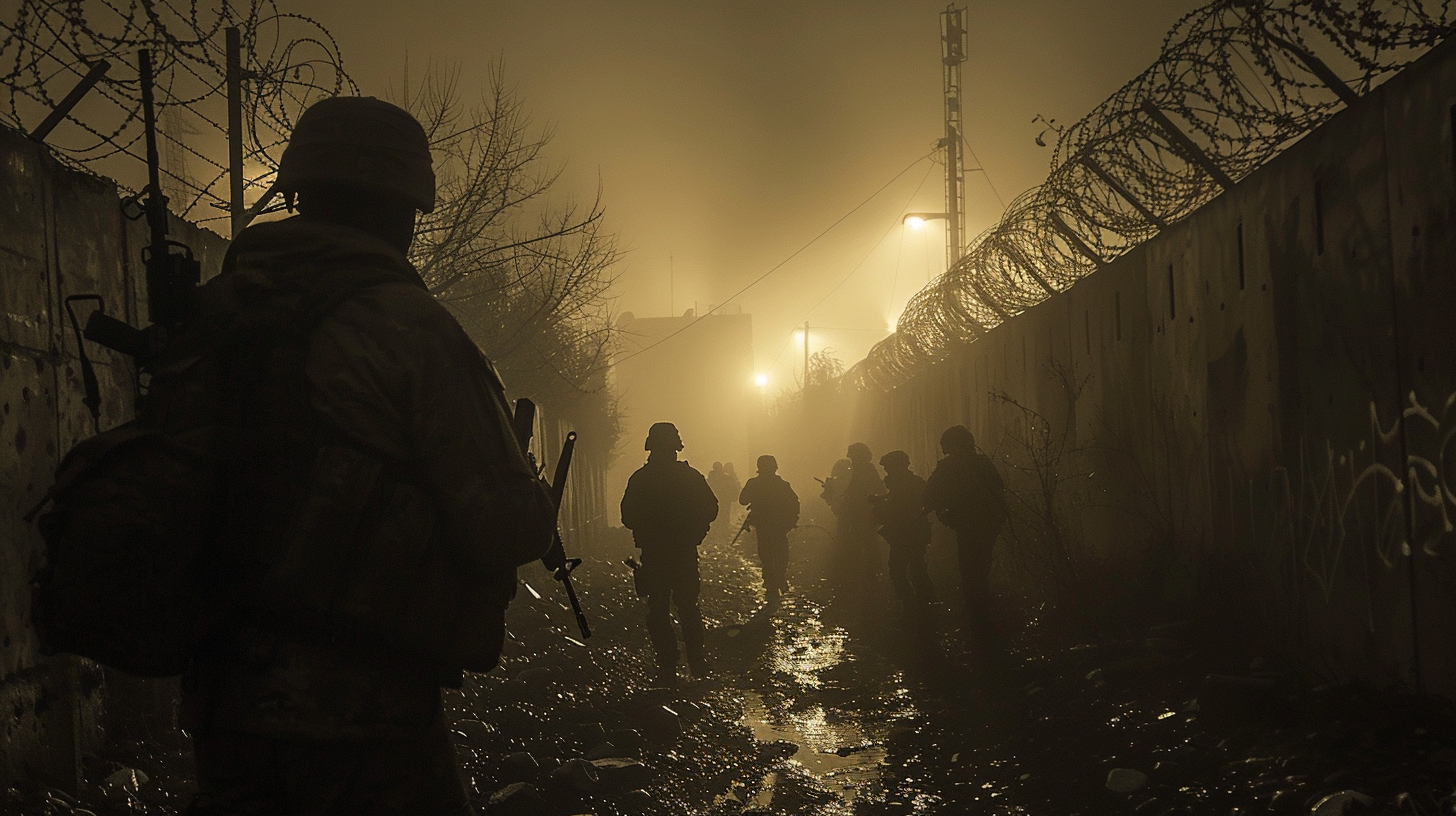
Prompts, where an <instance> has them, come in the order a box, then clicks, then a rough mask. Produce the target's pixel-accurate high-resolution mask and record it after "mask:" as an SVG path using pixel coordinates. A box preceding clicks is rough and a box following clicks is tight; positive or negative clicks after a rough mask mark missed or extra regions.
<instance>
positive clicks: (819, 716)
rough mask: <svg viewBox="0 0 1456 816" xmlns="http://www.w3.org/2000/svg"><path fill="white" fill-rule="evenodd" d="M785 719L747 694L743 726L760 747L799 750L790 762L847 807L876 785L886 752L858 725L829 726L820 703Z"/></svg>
mask: <svg viewBox="0 0 1456 816" xmlns="http://www.w3.org/2000/svg"><path fill="white" fill-rule="evenodd" d="M784 714H785V715H786V716H785V717H778V716H774V715H773V714H772V713H771V712H770V711H769V708H768V706H767V705H766V704H765V703H764V700H763V697H762V696H760V695H759V694H757V693H755V692H751V691H745V692H744V693H743V720H742V722H743V724H744V725H745V726H747V727H748V728H749V729H751V730H752V731H753V736H754V738H755V739H757V740H758V741H759V742H775V741H778V740H785V741H787V742H792V743H794V744H795V745H797V746H799V752H798V753H796V754H794V756H793V757H792V758H790V760H789V761H790V762H793V763H795V764H797V765H799V766H801V767H802V768H803V769H804V771H805V772H806V773H808V774H810V775H811V776H813V777H815V778H816V779H818V780H819V781H820V782H822V783H823V784H824V786H825V787H826V788H828V789H829V790H831V791H834V792H836V793H837V794H838V795H839V797H840V798H841V799H843V800H844V801H845V802H853V801H854V800H855V797H856V796H858V795H861V794H862V793H863V792H864V791H865V790H866V789H868V788H870V787H875V786H877V783H878V781H879V778H880V761H881V760H883V759H884V758H885V749H884V748H883V747H882V746H880V745H878V744H876V743H875V741H874V740H873V739H872V738H871V737H870V735H868V734H866V733H865V732H864V730H863V729H861V728H860V727H859V724H858V723H856V722H854V721H852V720H845V721H831V720H830V719H829V718H828V716H826V711H825V709H824V707H823V706H820V705H817V704H816V705H809V706H807V707H805V708H803V709H800V710H796V711H788V712H784ZM844 749H852V750H844ZM840 753H847V754H848V756H840ZM771 776H772V775H771ZM766 781H767V780H766Z"/></svg>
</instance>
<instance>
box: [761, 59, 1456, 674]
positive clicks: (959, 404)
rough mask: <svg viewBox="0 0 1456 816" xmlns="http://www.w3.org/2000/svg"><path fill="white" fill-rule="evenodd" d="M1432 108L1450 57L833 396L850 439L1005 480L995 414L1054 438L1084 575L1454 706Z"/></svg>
mask: <svg viewBox="0 0 1456 816" xmlns="http://www.w3.org/2000/svg"><path fill="white" fill-rule="evenodd" d="M1453 106H1456V43H1451V44H1447V45H1443V46H1441V47H1439V48H1437V49H1436V50H1435V51H1433V52H1432V53H1431V54H1429V55H1427V56H1426V57H1425V58H1424V59H1422V60H1421V61H1420V62H1418V63H1417V64H1416V65H1414V66H1412V67H1411V68H1410V69H1408V70H1407V71H1405V72H1404V73H1403V74H1401V75H1400V76H1397V77H1395V78H1394V79H1392V80H1391V81H1390V82H1388V83H1386V84H1385V85H1384V86H1382V87H1380V88H1379V89H1377V90H1375V91H1373V92H1372V93H1370V94H1369V95H1368V96H1367V97H1366V98H1364V99H1363V100H1361V101H1360V102H1359V103H1358V104H1357V105H1355V106H1354V107H1352V108H1351V109H1349V110H1346V111H1344V112H1342V113H1341V114H1339V115H1338V116H1337V117H1335V118H1334V119H1333V120H1332V121H1331V122H1329V123H1327V124H1326V125H1325V126H1324V127H1322V128H1321V129H1320V130H1318V131H1317V132H1315V133H1313V134H1311V135H1309V136H1308V137H1306V138H1305V139H1303V140H1302V141H1300V142H1299V143H1297V144H1295V145H1293V146H1292V147H1290V148H1289V149H1288V150H1287V151H1286V152H1285V153H1284V154H1282V155H1281V156H1280V157H1278V158H1277V159H1275V160H1274V161H1272V162H1270V163H1269V164H1268V165H1266V166H1265V167H1263V168H1261V169H1260V170H1258V171H1257V172H1255V173H1253V174H1252V175H1251V176H1249V177H1248V178H1246V179H1244V180H1242V181H1241V182H1240V183H1239V184H1238V185H1237V186H1235V187H1234V188H1233V189H1231V190H1229V191H1227V192H1226V193H1225V194H1223V195H1222V196H1220V197H1219V198H1218V199H1216V200H1215V201H1213V202H1211V203H1210V204H1209V205H1207V206H1205V207H1204V208H1203V209H1201V210H1200V211H1198V212H1197V213H1195V214H1194V215H1193V216H1191V217H1189V218H1187V219H1185V220H1184V221H1183V222H1181V223H1179V224H1177V225H1174V226H1172V227H1170V228H1169V229H1167V230H1166V231H1164V232H1163V233H1161V234H1160V235H1158V236H1157V237H1155V238H1154V239H1152V240H1150V241H1148V242H1146V243H1145V244H1143V245H1142V246H1140V247H1138V248H1137V249H1136V250H1134V251H1132V252H1130V253H1129V254H1127V255H1125V256H1124V257H1122V258H1119V259H1118V260H1117V261H1115V262H1113V263H1111V264H1109V265H1108V266H1106V267H1105V268H1103V269H1102V270H1100V271H1098V272H1097V273H1095V274H1093V275H1092V276H1090V277H1088V278H1086V279H1084V280H1083V281H1081V282H1079V283H1077V284H1076V285H1075V286H1074V287H1072V288H1071V289H1070V290H1068V291H1066V292H1064V293H1061V294H1059V295H1057V296H1055V297H1053V298H1051V299H1049V300H1048V301H1046V302H1045V303H1042V304H1040V305H1039V306H1037V307H1035V308H1033V309H1031V310H1029V311H1028V312H1026V313H1024V314H1022V315H1020V316H1018V317H1016V318H1015V319H1013V320H1011V321H1009V322H1007V323H1006V324H1004V325H1002V326H1000V327H998V328H997V329H995V330H994V331H992V332H990V333H989V334H988V335H986V336H985V337H983V338H981V339H980V340H977V341H976V342H974V343H971V344H968V345H967V346H965V347H963V348H961V349H959V350H957V352H956V353H955V354H954V355H953V357H952V358H951V359H950V360H948V361H946V362H944V363H942V364H939V365H936V366H934V367H932V368H930V369H928V370H926V371H925V372H923V373H922V374H921V375H920V376H919V377H918V378H916V379H915V380H913V381H912V382H910V383H907V384H906V385H904V386H902V387H900V388H898V389H895V390H893V391H890V392H887V393H865V394H861V395H858V396H857V397H856V398H855V399H853V400H846V401H844V403H843V406H844V407H843V408H842V410H844V411H848V412H851V413H852V417H851V418H850V427H851V428H853V430H852V431H851V435H852V436H858V437H861V438H864V439H866V440H867V441H869V442H870V443H871V445H872V447H874V448H875V450H876V452H877V453H878V452H879V451H881V450H885V449H888V448H891V447H899V448H904V449H905V450H907V451H909V452H910V453H911V456H912V459H913V461H914V466H915V467H916V469H917V470H920V471H922V472H923V471H926V470H928V469H929V468H930V467H931V466H932V464H933V462H934V459H935V456H936V454H937V450H936V442H937V440H938V437H939V434H940V432H941V430H943V429H944V428H945V427H947V426H949V425H951V424H955V423H965V424H966V425H968V426H969V427H970V428H971V429H972V430H973V432H975V433H976V435H977V438H978V440H979V441H980V443H981V445H982V447H983V448H986V449H987V450H988V451H995V452H996V453H997V454H998V455H999V456H1001V457H1002V458H1003V464H1004V465H1009V464H1011V461H1012V459H1013V458H1014V454H1015V453H1016V450H1015V449H1016V448H1018V447H1019V444H1020V443H1019V442H1017V441H1016V440H1018V439H1021V440H1024V439H1025V438H1026V437H1027V433H1028V428H1027V426H1026V425H1025V423H1024V419H1025V416H1024V415H1023V414H1021V412H1019V411H1018V410H1016V409H1015V407H1014V406H1012V405H1010V404H1008V403H1007V402H1005V401H1003V400H998V399H995V398H993V397H991V396H989V395H990V394H991V393H992V392H1000V393H1003V394H1005V395H1006V396H1008V397H1009V398H1011V399H1012V400H1014V401H1015V402H1016V403H1019V404H1020V405H1022V406H1025V407H1028V408H1030V409H1032V410H1034V411H1036V412H1038V413H1039V414H1041V415H1043V416H1045V417H1046V418H1047V419H1048V420H1049V421H1050V423H1051V424H1052V426H1053V427H1054V428H1058V429H1060V428H1064V427H1068V425H1070V427H1071V430H1072V432H1073V433H1072V435H1071V438H1070V442H1069V450H1074V451H1075V455H1074V456H1073V455H1071V454H1069V456H1070V457H1071V458H1069V459H1068V463H1069V465H1071V466H1075V467H1079V468H1083V469H1084V470H1085V472H1086V473H1090V474H1091V476H1090V477H1088V478H1087V479H1086V480H1085V481H1086V483H1085V484H1084V485H1083V487H1082V491H1083V493H1082V498H1083V501H1081V502H1080V503H1079V504H1078V506H1077V509H1076V516H1077V518H1076V520H1075V522H1076V527H1077V531H1078V534H1079V536H1080V537H1081V538H1082V540H1083V541H1084V542H1085V544H1086V546H1087V548H1088V549H1089V550H1090V551H1091V552H1093V553H1095V554H1096V555H1097V556H1098V558H1100V559H1102V560H1103V561H1104V562H1105V563H1107V564H1111V565H1113V566H1115V567H1117V568H1120V569H1124V570H1133V569H1136V568H1138V567H1137V566H1136V565H1139V564H1146V563H1147V562H1148V561H1149V559H1150V557H1151V556H1157V559H1156V560H1159V561H1160V563H1162V564H1163V565H1164V568H1163V569H1162V571H1161V573H1160V577H1159V579H1158V580H1159V584H1158V587H1157V591H1160V592H1164V593H1167V594H1168V596H1169V597H1170V598H1172V599H1174V600H1176V601H1178V602H1179V603H1181V604H1183V605H1184V606H1190V605H1191V606H1193V607H1194V608H1195V609H1196V610H1197V611H1199V612H1201V613H1202V616H1203V617H1204V619H1205V620H1216V621H1222V622H1223V625H1224V626H1225V627H1226V628H1228V629H1229V630H1230V631H1231V632H1232V633H1235V634H1236V635H1237V636H1238V637H1241V638H1246V639H1250V640H1253V641H1257V640H1260V639H1267V640H1268V641H1269V642H1271V643H1274V644H1277V645H1278V646H1280V647H1282V648H1283V649H1285V650H1287V652H1288V653H1289V654H1291V655H1294V656H1296V657H1298V658H1299V659H1300V660H1301V661H1302V662H1303V663H1304V665H1305V666H1307V667H1309V668H1310V669H1311V670H1312V671H1315V672H1317V673H1320V674H1324V675H1327V676H1331V677H1337V678H1356V679H1361V680H1365V681H1370V682H1377V683H1383V682H1391V681H1397V682H1407V683H1411V684H1419V685H1422V686H1423V687H1425V688H1426V689H1428V690H1432V691H1437V692H1439V693H1442V694H1446V695H1456V633H1453V629H1452V627H1451V626H1450V624H1449V621H1450V620H1452V619H1453V616H1456V535H1453V532H1452V530H1453V524H1452V522H1453V518H1452V516H1453V510H1456V492H1453V491H1456V479H1453V473H1456V470H1453V468H1456V443H1453V439H1456V433H1453V431H1456V360H1453V353H1452V351H1451V349H1452V343H1453V340H1456V329H1453V321H1452V319H1451V314H1452V310H1453V307H1456V281H1453V276H1452V274H1451V270H1452V269H1453V268H1456V264H1453V262H1456V239H1453V237H1452V235H1453V233H1452V227H1453V224H1452V200H1453V195H1456V181H1453V177H1456V167H1453V155H1456V153H1453V141H1452V134H1451V128H1452V122H1453V114H1456V107H1453ZM1068 382H1070V383H1073V384H1076V383H1082V390H1081V391H1080V396H1079V398H1078V399H1076V400H1075V402H1074V403H1072V402H1069V400H1068V399H1067V393H1068V389H1067V387H1066V385H1067V383H1068ZM798 422H799V420H798V419H796V418H795V417H794V416H792V415H790V414H785V415H784V416H783V417H781V423H780V424H781V425H782V426H783V427H781V428H780V429H779V433H781V434H784V435H785V437H784V438H785V439H786V440H787V438H788V435H793V436H795V437H797V438H804V437H805V436H806V433H805V432H804V431H803V430H795V428H794V426H796V425H798ZM818 423H819V424H821V425H822V424H823V420H822V419H820V420H818ZM843 441H847V440H840V442H841V446H836V447H839V450H831V449H828V448H826V449H825V450H824V451H821V452H819V453H818V454H817V455H819V456H821V457H823V458H824V459H826V460H828V459H832V458H834V457H837V456H841V455H843V454H842V452H840V451H841V450H842V442H843ZM827 465H828V462H827V461H825V463H824V468H825V469H827ZM1159 549H1161V550H1163V551H1162V552H1154V551H1156V550H1159ZM1129 585H1131V584H1129Z"/></svg>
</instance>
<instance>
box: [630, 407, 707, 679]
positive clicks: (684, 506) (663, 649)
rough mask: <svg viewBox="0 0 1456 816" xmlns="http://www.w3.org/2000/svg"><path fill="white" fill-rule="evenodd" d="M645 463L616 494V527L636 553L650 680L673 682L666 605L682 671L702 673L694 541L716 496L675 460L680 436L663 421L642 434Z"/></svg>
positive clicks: (703, 533) (703, 659)
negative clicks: (651, 662) (652, 665)
mask: <svg viewBox="0 0 1456 816" xmlns="http://www.w3.org/2000/svg"><path fill="white" fill-rule="evenodd" d="M643 447H644V448H645V449H646V450H647V452H648V453H647V464H645V465H643V466H642V467H640V468H638V469H637V472H636V473H633V474H632V478H630V479H628V480H627V490H626V491H625V492H624V493H623V494H622V525H623V526H625V527H627V528H628V529H630V530H631V531H632V540H633V541H634V542H635V543H636V545H637V547H638V548H639V549H641V550H642V566H641V567H639V568H638V583H639V591H640V592H641V594H642V595H643V596H644V597H645V598H646V599H647V636H648V637H649V638H650V639H651V640H652V648H653V651H655V652H656V653H657V671H658V681H659V682H660V683H662V684H663V685H666V686H673V685H676V684H677V662H678V649H677V633H676V632H674V631H673V628H672V617H671V614H672V607H674V606H676V607H677V619H678V622H679V623H680V624H681V625H682V634H683V645H684V646H685V647H686V651H687V658H688V669H689V670H690V671H691V672H692V673H693V676H694V677H704V676H706V675H707V673H708V659H707V654H706V653H705V652H704V649H703V615H702V612H701V611H699V609H698V591H699V589H700V582H699V579H698V544H700V543H702V540H703V538H704V537H705V536H707V534H708V527H709V525H711V524H712V523H713V519H715V518H717V517H718V499H717V498H715V497H714V496H713V491H712V489H711V488H709V487H708V482H707V480H706V479H704V478H703V474H701V473H699V472H698V471H696V470H694V469H693V467H692V466H691V465H689V464H688V463H687V462H680V461H678V458H677V454H678V451H680V450H682V449H683V443H682V437H681V436H679V435H678V432H677V427H676V426H674V425H673V424H672V423H671V422H657V423H654V424H653V425H652V427H651V428H649V429H648V431H647V442H646V444H645V445H644V446H643Z"/></svg>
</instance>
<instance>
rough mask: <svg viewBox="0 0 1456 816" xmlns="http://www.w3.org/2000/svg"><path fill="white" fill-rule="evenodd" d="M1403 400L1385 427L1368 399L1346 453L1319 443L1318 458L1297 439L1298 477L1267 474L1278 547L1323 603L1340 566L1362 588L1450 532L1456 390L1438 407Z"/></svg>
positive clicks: (1431, 551)
mask: <svg viewBox="0 0 1456 816" xmlns="http://www.w3.org/2000/svg"><path fill="white" fill-rule="evenodd" d="M1407 401H1408V404H1407V405H1406V406H1405V407H1404V408H1403V409H1402V411H1401V412H1400V415H1399V416H1396V417H1393V418H1391V419H1389V420H1387V419H1384V418H1382V416H1381V413H1380V407H1379V406H1378V405H1377V404H1376V403H1375V402H1374V401H1371V402H1370V403H1369V405H1368V409H1369V414H1368V422H1369V435H1368V438H1365V439H1361V440H1359V441H1358V442H1357V443H1356V444H1355V445H1354V446H1353V447H1349V448H1345V449H1343V450H1341V449H1337V448H1336V447H1335V446H1334V444H1333V443H1331V442H1330V441H1329V440H1326V441H1325V443H1324V444H1323V451H1321V452H1320V453H1319V454H1315V456H1317V457H1318V458H1317V459H1316V458H1312V457H1311V455H1310V453H1311V452H1310V451H1309V450H1308V445H1307V442H1306V441H1305V440H1300V456H1299V462H1300V464H1299V466H1298V468H1299V472H1297V473H1296V472H1293V471H1291V469H1290V468H1288V467H1280V468H1275V470H1274V472H1273V478H1272V480H1271V482H1270V484H1269V489H1270V491H1271V494H1272V495H1271V497H1270V498H1271V499H1272V501H1273V508H1274V520H1273V521H1274V524H1273V530H1274V535H1275V539H1276V543H1278V544H1280V545H1281V549H1282V550H1283V551H1284V554H1285V555H1287V556H1290V557H1292V559H1293V562H1294V564H1295V565H1297V567H1298V568H1299V570H1300V572H1301V574H1302V576H1303V577H1304V578H1306V579H1309V580H1312V581H1313V583H1314V585H1315V587H1316V588H1317V589H1318V590H1319V592H1320V593H1321V594H1322V596H1323V598H1324V600H1326V601H1328V600H1330V599H1331V597H1332V596H1333V595H1334V593H1335V590H1336V584H1337V582H1338V581H1339V580H1340V576H1341V574H1342V573H1343V572H1344V570H1345V568H1346V567H1348V568H1350V569H1352V570H1353V571H1354V576H1355V577H1360V578H1365V579H1367V580H1366V581H1365V583H1366V585H1367V588H1368V587H1369V586H1370V581H1369V580H1368V579H1372V578H1374V577H1375V576H1374V574H1373V573H1374V571H1375V570H1377V569H1383V570H1386V571H1390V570H1394V569H1395V568H1396V563H1397V560H1398V559H1399V558H1401V557H1409V556H1410V555H1411V553H1412V551H1413V548H1416V549H1419V550H1420V551H1421V552H1423V553H1424V554H1426V555H1431V556H1434V555H1437V554H1439V552H1440V547H1441V546H1443V544H1444V543H1445V542H1446V539H1448V537H1450V536H1451V534H1452V532H1453V531H1456V524H1453V521H1452V519H1453V516H1456V491H1453V490H1452V474H1453V467H1456V449H1453V444H1452V443H1453V439H1456V393H1452V394H1450V395H1449V396H1447V397H1446V399H1445V400H1444V401H1443V402H1442V403H1440V407H1439V408H1435V409H1433V408H1431V407H1430V406H1428V405H1427V404H1426V403H1424V402H1423V401H1422V400H1421V399H1420V398H1419V397H1418V396H1417V395H1416V393H1415V392H1414V391H1412V392H1410V393H1409V394H1408V395H1407ZM1402 462H1404V465H1402V464H1401V463H1402ZM1397 468H1399V470H1397ZM1251 488H1252V485H1251ZM1407 489H1409V490H1410V495H1409V496H1407ZM1251 500H1252V496H1251ZM1407 502H1409V505H1410V507H1409V510H1410V514H1411V520H1410V533H1409V534H1408V533H1407V529H1406V520H1405V513H1406V510H1407V507H1406V504H1407Z"/></svg>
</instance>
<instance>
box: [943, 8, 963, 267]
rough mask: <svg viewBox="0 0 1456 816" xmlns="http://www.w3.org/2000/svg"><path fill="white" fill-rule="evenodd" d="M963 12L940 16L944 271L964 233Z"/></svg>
mask: <svg viewBox="0 0 1456 816" xmlns="http://www.w3.org/2000/svg"><path fill="white" fill-rule="evenodd" d="M966 47H967V39H966V10H965V9H964V8H956V7H955V6H954V5H949V6H946V7H945V11H942V12H941V13H940V62H941V66H942V71H941V73H942V74H943V75H944V80H945V141H944V144H945V212H946V227H945V268H946V270H947V271H948V270H950V269H951V268H952V267H954V266H955V265H956V263H957V262H958V261H960V259H961V251H962V249H963V247H964V240H965V239H964V237H963V236H964V235H965V232H966V215H965V213H966V173H965V167H966V163H965V148H964V144H965V142H964V140H962V138H961V63H963V62H965V61H966Z"/></svg>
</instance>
